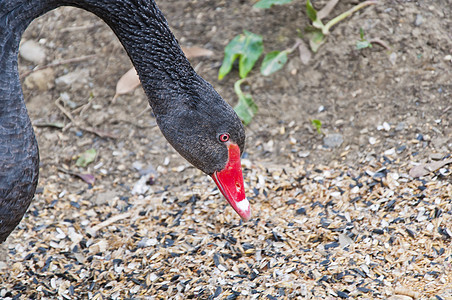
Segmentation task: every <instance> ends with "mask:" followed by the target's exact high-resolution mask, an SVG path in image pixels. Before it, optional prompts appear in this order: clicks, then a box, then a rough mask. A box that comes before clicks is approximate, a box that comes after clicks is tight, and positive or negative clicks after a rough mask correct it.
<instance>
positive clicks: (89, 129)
mask: <svg viewBox="0 0 452 300" xmlns="http://www.w3.org/2000/svg"><path fill="white" fill-rule="evenodd" d="M59 101H60V98H58V99H57V100H56V101H55V105H56V106H57V107H58V109H59V110H61V111H62V112H63V114H64V115H65V116H66V117H67V118H68V119H69V120H70V121H71V123H69V124H68V125H66V126H65V127H64V128H63V132H64V131H66V130H67V129H68V128H69V127H70V126H71V124H74V125H75V126H77V127H78V128H80V129H81V130H83V131H86V132H90V133H93V134H95V135H97V136H99V137H101V138H106V137H108V138H112V139H116V138H118V137H117V136H116V135H114V134H112V133H109V132H104V131H101V130H97V129H95V128H92V127H85V126H83V125H82V124H80V122H79V121H78V120H76V119H75V118H74V116H73V115H72V114H71V112H69V111H68V110H67V109H65V108H64V107H63V106H62V105H61V104H60V103H59Z"/></svg>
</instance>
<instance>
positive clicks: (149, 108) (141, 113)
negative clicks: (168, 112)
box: [135, 106, 152, 118]
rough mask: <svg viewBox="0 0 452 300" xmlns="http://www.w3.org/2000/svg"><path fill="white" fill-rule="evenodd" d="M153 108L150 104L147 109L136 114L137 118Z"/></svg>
mask: <svg viewBox="0 0 452 300" xmlns="http://www.w3.org/2000/svg"><path fill="white" fill-rule="evenodd" d="M151 109H152V108H151V107H150V106H148V107H146V109H144V110H143V111H142V112H140V113H139V114H138V115H136V116H135V118H138V117H141V116H142V115H144V114H145V113H147V112H148V111H150V110H151Z"/></svg>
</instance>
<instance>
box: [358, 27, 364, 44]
mask: <svg viewBox="0 0 452 300" xmlns="http://www.w3.org/2000/svg"><path fill="white" fill-rule="evenodd" d="M359 36H360V38H361V41H363V40H364V29H363V28H362V27H361V28H359Z"/></svg>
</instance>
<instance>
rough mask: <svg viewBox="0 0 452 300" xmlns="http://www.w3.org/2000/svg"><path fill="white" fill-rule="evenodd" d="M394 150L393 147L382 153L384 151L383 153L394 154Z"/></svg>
mask: <svg viewBox="0 0 452 300" xmlns="http://www.w3.org/2000/svg"><path fill="white" fill-rule="evenodd" d="M395 152H396V151H395V148H391V149H388V150H386V151H385V152H384V153H385V155H394V154H395Z"/></svg>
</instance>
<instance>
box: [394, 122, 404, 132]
mask: <svg viewBox="0 0 452 300" xmlns="http://www.w3.org/2000/svg"><path fill="white" fill-rule="evenodd" d="M405 126H406V125H405V122H400V123H398V124H397V126H396V127H395V131H402V130H404V129H405Z"/></svg>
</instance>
